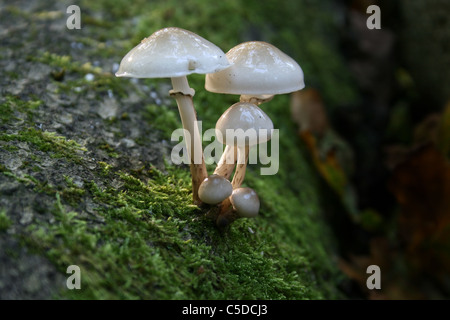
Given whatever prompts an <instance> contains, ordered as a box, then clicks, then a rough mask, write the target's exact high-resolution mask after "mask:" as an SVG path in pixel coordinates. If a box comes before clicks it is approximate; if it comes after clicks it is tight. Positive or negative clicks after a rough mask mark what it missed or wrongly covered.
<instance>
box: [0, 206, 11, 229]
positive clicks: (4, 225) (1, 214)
mask: <svg viewBox="0 0 450 320" xmlns="http://www.w3.org/2000/svg"><path fill="white" fill-rule="evenodd" d="M11 225H12V221H11V219H10V218H9V217H8V216H7V215H6V211H5V210H0V232H4V231H6V230H8V228H9V227H10V226H11Z"/></svg>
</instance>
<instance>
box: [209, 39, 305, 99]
mask: <svg viewBox="0 0 450 320" xmlns="http://www.w3.org/2000/svg"><path fill="white" fill-rule="evenodd" d="M227 58H228V60H229V61H230V63H231V64H232V66H231V67H230V68H228V69H226V70H222V71H220V72H217V73H214V74H209V75H207V76H206V81H205V88H206V90H208V91H211V92H216V93H228V94H239V95H256V96H258V95H274V94H283V93H289V92H294V91H298V90H300V89H303V88H304V87H305V82H304V79H303V70H302V69H301V68H300V66H299V65H298V64H297V62H295V60H294V59H292V58H291V57H289V56H288V55H286V54H285V53H283V52H282V51H281V50H280V49H278V48H276V47H275V46H273V45H271V44H269V43H267V42H263V41H249V42H244V43H241V44H239V45H237V46H235V47H234V48H232V49H230V51H228V52H227Z"/></svg>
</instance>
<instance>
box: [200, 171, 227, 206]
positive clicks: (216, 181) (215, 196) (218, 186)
mask: <svg viewBox="0 0 450 320" xmlns="http://www.w3.org/2000/svg"><path fill="white" fill-rule="evenodd" d="M232 192H233V187H232V186H231V182H230V181H229V180H228V179H225V178H224V177H221V176H219V175H217V174H213V175H210V176H209V177H208V178H206V179H205V180H203V182H202V183H201V184H200V187H199V188H198V196H199V198H200V200H202V201H203V202H204V203H207V204H218V203H220V202H222V201H223V200H225V199H226V198H228V197H229V196H230V195H231V193H232Z"/></svg>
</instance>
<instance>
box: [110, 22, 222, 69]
mask: <svg viewBox="0 0 450 320" xmlns="http://www.w3.org/2000/svg"><path fill="white" fill-rule="evenodd" d="M229 66H230V64H229V62H228V60H227V57H226V55H225V53H224V52H223V51H222V50H221V49H220V48H219V47H217V46H216V45H215V44H213V43H211V42H209V41H208V40H206V39H204V38H202V37H200V36H199V35H197V34H195V33H193V32H191V31H188V30H184V29H180V28H174V27H172V28H164V29H161V30H158V31H156V32H155V33H153V34H152V35H151V36H150V37H148V38H145V39H143V40H142V41H141V43H140V44H138V45H137V46H136V47H134V48H133V49H132V50H131V51H130V52H128V53H127V55H125V57H124V58H123V59H122V62H121V63H120V66H119V70H118V71H117V73H116V76H117V77H134V78H172V77H181V76H186V75H188V74H191V73H201V74H204V73H210V72H217V71H219V70H222V69H225V68H227V67H229Z"/></svg>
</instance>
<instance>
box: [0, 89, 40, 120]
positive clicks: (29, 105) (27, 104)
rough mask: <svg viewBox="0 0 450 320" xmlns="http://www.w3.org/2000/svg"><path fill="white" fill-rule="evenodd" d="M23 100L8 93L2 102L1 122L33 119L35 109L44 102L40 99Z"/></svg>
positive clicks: (0, 104) (0, 110)
mask: <svg viewBox="0 0 450 320" xmlns="http://www.w3.org/2000/svg"><path fill="white" fill-rule="evenodd" d="M33 98H34V97H31V99H30V100H22V99H20V98H19V97H17V96H14V95H6V96H5V97H4V98H3V99H2V102H1V103H0V123H7V122H9V121H12V120H19V119H23V120H26V121H33V110H35V109H37V108H38V107H39V106H40V105H41V104H42V103H43V102H42V101H41V100H38V99H33Z"/></svg>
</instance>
